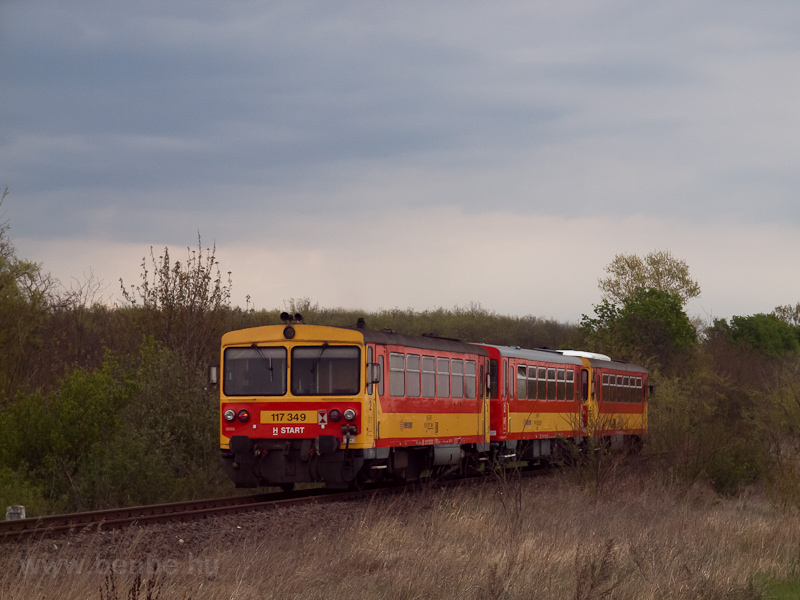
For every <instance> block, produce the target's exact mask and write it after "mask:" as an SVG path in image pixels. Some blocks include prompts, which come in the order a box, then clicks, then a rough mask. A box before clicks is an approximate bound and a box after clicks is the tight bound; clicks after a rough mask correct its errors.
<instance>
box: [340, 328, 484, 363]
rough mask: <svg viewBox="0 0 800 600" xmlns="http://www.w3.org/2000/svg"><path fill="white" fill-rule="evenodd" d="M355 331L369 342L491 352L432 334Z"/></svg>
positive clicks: (449, 350)
mask: <svg viewBox="0 0 800 600" xmlns="http://www.w3.org/2000/svg"><path fill="white" fill-rule="evenodd" d="M354 331H358V332H359V333H361V334H363V336H364V341H365V342H366V343H368V344H390V345H394V346H405V347H408V348H418V349H420V350H437V351H439V352H463V353H467V354H477V355H479V356H488V355H489V352H488V351H487V350H486V349H485V348H482V347H481V346H477V345H475V344H468V343H467V342H462V341H460V340H454V339H450V338H441V337H436V336H432V335H421V336H417V335H403V334H400V333H395V332H393V331H376V330H374V329H359V328H357V329H355V330H354Z"/></svg>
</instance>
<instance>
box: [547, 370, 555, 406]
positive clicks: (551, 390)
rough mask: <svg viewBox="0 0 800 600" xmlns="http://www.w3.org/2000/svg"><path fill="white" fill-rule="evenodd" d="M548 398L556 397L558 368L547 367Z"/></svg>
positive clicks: (553, 398)
mask: <svg viewBox="0 0 800 600" xmlns="http://www.w3.org/2000/svg"><path fill="white" fill-rule="evenodd" d="M547 399H548V400H555V399H556V370H555V369H547Z"/></svg>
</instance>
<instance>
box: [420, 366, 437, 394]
mask: <svg viewBox="0 0 800 600" xmlns="http://www.w3.org/2000/svg"><path fill="white" fill-rule="evenodd" d="M435 396H436V359H435V358H434V357H433V356H423V357H422V397H423V398H433V397H435Z"/></svg>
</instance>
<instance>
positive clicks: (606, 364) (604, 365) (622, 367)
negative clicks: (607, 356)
mask: <svg viewBox="0 0 800 600" xmlns="http://www.w3.org/2000/svg"><path fill="white" fill-rule="evenodd" d="M589 364H590V365H591V366H592V368H594V369H605V370H610V371H628V372H631V373H645V374H647V373H649V371H648V370H647V369H645V368H644V367H640V366H639V365H634V364H632V363H627V362H623V361H620V360H611V361H608V360H597V359H594V358H590V359H589Z"/></svg>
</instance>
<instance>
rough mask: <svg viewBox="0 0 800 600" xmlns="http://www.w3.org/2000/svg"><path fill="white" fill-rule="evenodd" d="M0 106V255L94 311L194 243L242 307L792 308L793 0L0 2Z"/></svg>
mask: <svg viewBox="0 0 800 600" xmlns="http://www.w3.org/2000/svg"><path fill="white" fill-rule="evenodd" d="M0 106H2V110H0V184H1V185H8V188H9V192H10V195H9V196H8V197H7V198H6V200H5V202H4V204H3V207H2V212H3V217H4V218H5V219H7V220H9V221H10V223H11V227H12V229H11V234H12V236H13V240H14V243H15V245H16V247H17V250H18V254H20V255H21V256H22V257H24V258H28V259H31V260H36V261H38V262H41V263H42V264H43V266H44V269H45V270H48V271H50V272H52V274H53V275H55V276H56V277H58V278H59V279H60V280H61V281H62V282H63V283H65V284H67V285H69V284H70V282H73V281H76V280H77V281H80V280H82V279H83V278H85V277H86V276H87V275H88V274H90V273H93V274H94V275H95V276H96V277H99V278H100V279H102V281H103V282H104V285H105V288H104V290H105V291H104V294H105V296H106V297H107V298H109V299H110V300H111V301H114V300H116V299H119V297H120V295H121V294H120V293H119V282H118V280H119V278H120V277H122V278H123V279H124V281H125V282H126V283H136V282H137V280H138V277H139V273H140V267H139V265H140V263H141V260H142V257H143V256H145V255H146V254H149V250H150V247H151V246H153V247H154V248H155V251H156V256H158V254H159V253H160V249H163V248H164V247H165V246H168V247H169V248H170V252H171V255H172V257H173V258H177V259H182V258H184V257H185V256H186V253H187V250H186V249H187V247H189V246H192V247H194V246H196V243H197V235H198V232H199V233H200V235H201V236H202V240H203V245H210V244H212V243H216V248H217V257H218V259H219V260H220V264H221V266H222V268H223V270H225V271H232V278H233V285H234V302H235V303H237V304H240V305H242V306H243V305H244V303H245V296H246V295H249V296H250V297H251V305H255V306H256V307H257V308H280V307H283V306H284V303H285V301H287V300H288V299H290V298H303V297H308V298H310V299H311V300H312V301H315V302H318V303H319V304H320V305H321V306H326V307H345V308H363V309H365V310H377V309H380V308H385V309H389V308H394V307H399V308H413V309H417V310H425V309H429V308H430V309H433V308H437V307H445V308H452V307H453V306H467V305H470V304H472V303H479V304H481V305H482V306H483V307H484V308H486V309H488V310H491V311H494V312H497V313H500V314H510V315H529V314H530V315H534V316H539V317H552V318H555V319H558V320H560V321H569V322H578V321H579V320H580V318H581V314H582V313H590V312H591V310H592V305H593V304H596V303H598V302H599V300H600V293H599V290H598V288H597V279H598V278H599V277H601V276H602V275H603V267H604V266H605V265H607V264H608V263H609V262H610V261H611V260H612V259H613V258H614V256H615V255H616V254H618V253H636V254H645V253H647V252H650V251H652V250H670V251H671V252H672V253H673V254H674V255H675V256H676V257H679V258H682V259H684V260H686V261H687V262H688V264H689V265H690V268H691V273H692V275H693V276H694V277H695V278H696V279H698V281H699V282H700V284H701V286H702V290H703V293H702V296H701V297H700V298H699V299H696V300H693V301H692V302H691V303H690V305H689V312H690V313H691V314H693V315H695V316H700V317H702V318H704V319H705V318H710V317H730V316H732V315H747V314H753V313H757V312H769V311H771V310H772V309H773V308H774V307H775V306H776V305H779V304H789V303H791V304H794V303H796V302H800V273H799V272H798V263H800V168H799V167H800V3H798V2H796V0H786V1H770V0H766V1H763V2H752V1H739V2H737V1H731V0H726V1H724V2H723V1H718V0H708V1H704V2H697V1H695V0H692V1H681V0H676V1H674V2H668V3H657V2H638V1H628V0H620V1H613V0H598V1H593V2H588V1H583V2H573V1H569V0H562V1H559V2H552V1H550V2H542V1H538V0H526V1H523V2H515V1H509V2H479V1H459V2H452V1H441V2H429V1H412V0H405V1H404V2H377V1H348V0H341V1H337V2H303V1H298V0H290V1H285V2H283V1H271V2H264V1H250V0H229V1H228V2H220V1H219V0H191V1H189V0H175V1H170V0H157V1H156V0H137V1H136V2H122V1H119V0H72V1H71V2H63V0H4V1H3V2H2V3H1V4H0Z"/></svg>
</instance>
